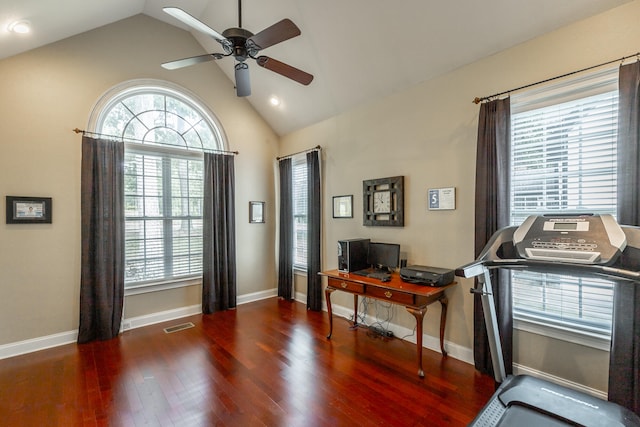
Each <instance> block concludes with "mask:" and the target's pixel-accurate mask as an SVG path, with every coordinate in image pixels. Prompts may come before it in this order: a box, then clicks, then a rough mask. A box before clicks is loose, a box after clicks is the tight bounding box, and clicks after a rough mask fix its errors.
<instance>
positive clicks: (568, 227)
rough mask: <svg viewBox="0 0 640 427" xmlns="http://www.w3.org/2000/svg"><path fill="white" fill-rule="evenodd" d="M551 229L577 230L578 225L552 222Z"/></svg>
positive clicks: (575, 223)
mask: <svg viewBox="0 0 640 427" xmlns="http://www.w3.org/2000/svg"><path fill="white" fill-rule="evenodd" d="M553 229H554V230H577V229H578V223H577V222H554V223H553Z"/></svg>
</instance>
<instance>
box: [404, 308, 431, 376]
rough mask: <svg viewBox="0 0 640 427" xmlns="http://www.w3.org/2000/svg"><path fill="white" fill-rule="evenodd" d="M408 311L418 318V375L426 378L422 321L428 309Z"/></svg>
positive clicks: (411, 309)
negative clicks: (423, 362)
mask: <svg viewBox="0 0 640 427" xmlns="http://www.w3.org/2000/svg"><path fill="white" fill-rule="evenodd" d="M405 308H406V309H407V311H408V312H409V313H411V314H413V317H415V318H416V335H417V336H416V346H417V350H418V375H419V376H420V378H424V371H423V370H422V319H424V314H425V313H426V312H427V308H426V307H424V308H411V307H405Z"/></svg>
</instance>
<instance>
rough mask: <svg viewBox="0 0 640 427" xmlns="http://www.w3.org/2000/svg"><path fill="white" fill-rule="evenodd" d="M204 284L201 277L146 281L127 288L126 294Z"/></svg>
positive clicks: (126, 295)
mask: <svg viewBox="0 0 640 427" xmlns="http://www.w3.org/2000/svg"><path fill="white" fill-rule="evenodd" d="M195 285H202V278H201V277H192V278H188V279H180V280H169V281H164V282H155V283H145V284H144V285H137V286H131V287H128V288H125V290H124V296H125V297H128V296H131V295H140V294H147V293H150V292H159V291H166V290H168V289H176V288H184V287H187V286H195Z"/></svg>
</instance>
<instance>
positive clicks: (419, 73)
mask: <svg viewBox="0 0 640 427" xmlns="http://www.w3.org/2000/svg"><path fill="white" fill-rule="evenodd" d="M629 1H632V0H560V1H558V0H483V1H478V0H446V1H442V0H396V1H388V0H387V1H382V0H323V1H318V0H244V1H243V2H242V15H243V16H242V24H243V25H242V26H243V27H244V28H246V29H248V30H250V31H252V32H253V33H257V32H259V31H261V30H262V29H264V28H266V27H268V26H270V25H272V24H273V23H275V22H277V21H279V20H281V19H283V18H290V19H291V20H292V21H293V22H295V23H296V24H297V25H298V27H300V29H301V31H302V35H301V36H299V37H296V38H294V39H291V40H288V41H285V42H283V43H281V44H278V45H276V46H272V47H270V48H268V49H265V50H264V51H262V52H261V54H264V55H268V56H271V57H273V58H275V59H278V60H280V61H283V62H286V63H288V64H290V65H293V66H295V67H297V68H300V69H302V70H304V71H307V72H309V73H311V74H313V75H314V76H315V79H314V80H313V82H312V83H311V84H310V85H309V86H302V85H300V84H298V83H296V82H294V81H292V80H289V79H287V78H284V77H282V76H280V75H278V74H275V73H272V72H270V71H268V70H266V69H263V68H261V67H259V66H257V64H255V63H253V62H250V63H249V66H250V68H251V86H252V95H251V96H250V97H249V98H248V101H249V102H250V103H251V104H252V105H253V107H254V108H255V109H256V110H257V111H258V112H259V113H260V114H261V115H262V116H263V117H264V119H265V120H266V121H267V122H268V123H269V124H270V125H271V126H272V128H273V129H274V130H275V131H276V132H277V133H278V134H280V135H284V134H287V133H289V132H292V131H294V130H296V129H300V128H303V127H305V126H308V125H310V124H313V123H316V122H319V121H321V120H323V119H326V118H328V117H331V116H334V115H336V114H339V113H341V112H344V111H347V110H349V109H351V108H353V107H355V106H357V105H359V104H362V103H366V102H370V101H372V100H375V99H378V98H381V97H385V96H388V95H390V94H392V93H395V92H399V91H402V90H406V89H407V88H409V87H411V86H413V85H416V84H418V83H420V82H422V81H425V80H429V79H431V78H433V77H436V76H438V75H440V74H443V73H446V72H448V71H450V70H453V69H455V68H458V67H460V66H462V65H465V64H468V63H470V62H473V61H475V60H477V59H480V58H482V57H485V56H488V55H491V54H493V53H496V52H498V51H500V50H503V49H506V48H508V47H510V46H513V45H516V44H518V43H521V42H523V41H526V40H529V39H531V38H534V37H536V36H538V35H541V34H544V33H546V32H549V31H552V30H554V29H556V28H560V27H562V26H564V25H567V24H569V23H571V22H575V21H578V20H581V19H584V18H586V17H589V16H592V15H595V14H598V13H600V12H603V11H605V10H607V9H611V8H613V7H616V6H619V5H621V4H623V3H627V2H629ZM636 1H637V0H636ZM164 6H178V7H180V8H182V9H184V10H185V11H187V12H189V13H190V14H191V15H193V16H195V17H197V18H198V19H200V20H201V21H203V22H205V23H206V24H207V25H209V26H210V27H211V28H213V29H215V30H217V31H218V32H220V33H221V32H222V31H224V30H225V29H227V28H229V27H237V25H238V4H237V1H236V0H179V1H177V0H173V1H169V0H102V1H101V0H55V1H52V0H0V59H2V58H6V57H8V56H12V55H15V54H18V53H21V52H24V51H27V50H29V49H33V48H35V47H38V46H42V45H46V44H48V43H52V42H54V41H57V40H61V39H63V38H66V37H69V36H72V35H75V34H79V33H82V32H84V31H88V30H91V29H93V28H96V27H99V26H102V25H106V24H109V23H111V22H115V21H118V20H120V19H123V18H127V17H129V16H132V15H135V14H138V13H145V14H147V15H150V16H152V17H154V18H157V19H160V20H162V21H165V22H168V23H171V24H174V25H176V26H180V27H182V28H185V29H187V28H186V27H184V26H183V25H182V24H180V23H179V22H178V21H176V20H175V19H174V18H172V17H170V16H169V15H167V14H165V13H164V12H162V7H164ZM16 19H26V20H28V21H30V22H31V24H32V27H33V31H32V33H31V34H30V35H28V36H24V35H22V36H21V35H16V34H11V33H9V32H8V31H7V29H6V27H7V25H8V24H9V23H10V22H11V21H13V20H16ZM193 34H194V36H195V37H196V39H197V40H198V41H199V42H200V43H201V44H202V46H203V47H204V48H205V50H206V51H208V52H221V49H220V46H219V44H218V43H217V42H215V41H214V40H213V39H211V38H209V37H208V36H204V35H202V34H201V33H197V32H193ZM173 59H180V58H167V60H173ZM217 63H218V64H219V65H220V66H221V68H222V69H223V70H224V71H225V73H226V74H227V75H228V76H229V78H230V80H231V81H232V80H233V60H232V59H231V58H224V59H223V60H220V61H217ZM158 66H160V64H158ZM194 66H196V67H197V66H198V65H194ZM174 72H176V73H179V72H180V70H176V71H174ZM230 84H232V83H231V82H230ZM271 95H277V96H278V97H280V99H281V100H282V105H281V106H280V107H277V108H274V107H272V106H270V104H269V98H270V97H271ZM469 95H470V96H471V95H474V94H469ZM476 95H477V94H476Z"/></svg>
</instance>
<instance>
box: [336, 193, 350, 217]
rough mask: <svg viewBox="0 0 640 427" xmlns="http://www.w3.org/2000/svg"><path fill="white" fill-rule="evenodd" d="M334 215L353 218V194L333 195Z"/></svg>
mask: <svg viewBox="0 0 640 427" xmlns="http://www.w3.org/2000/svg"><path fill="white" fill-rule="evenodd" d="M333 217H334V218H353V195H350V196H333Z"/></svg>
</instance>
